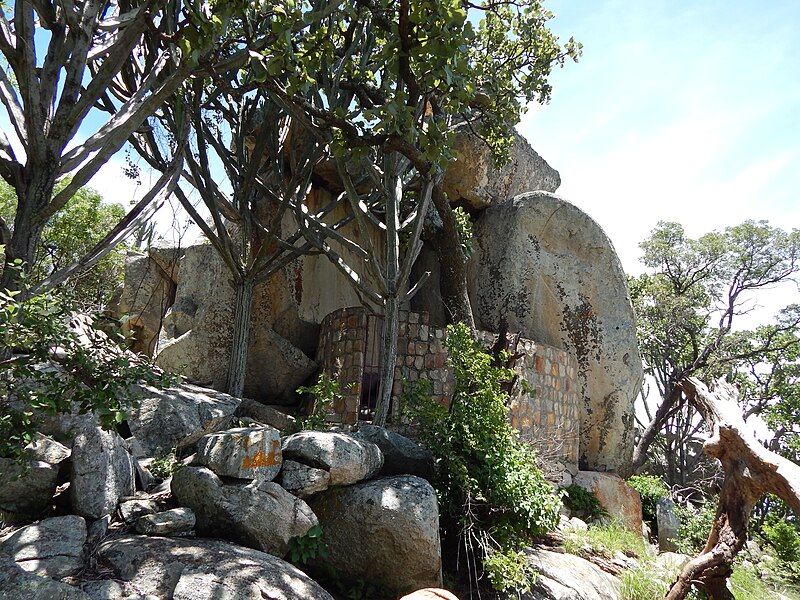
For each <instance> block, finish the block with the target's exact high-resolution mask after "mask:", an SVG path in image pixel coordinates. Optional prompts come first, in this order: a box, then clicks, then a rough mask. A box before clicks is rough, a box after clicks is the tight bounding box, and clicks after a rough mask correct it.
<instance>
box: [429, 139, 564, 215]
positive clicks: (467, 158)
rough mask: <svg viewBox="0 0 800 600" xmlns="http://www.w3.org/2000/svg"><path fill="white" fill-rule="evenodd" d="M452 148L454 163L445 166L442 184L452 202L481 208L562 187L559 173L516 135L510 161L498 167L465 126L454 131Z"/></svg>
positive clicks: (481, 142)
mask: <svg viewBox="0 0 800 600" xmlns="http://www.w3.org/2000/svg"><path fill="white" fill-rule="evenodd" d="M454 149H455V154H456V160H455V161H453V162H451V163H450V164H449V165H448V167H447V170H446V171H445V174H444V180H443V183H442V185H443V187H444V190H445V192H447V196H448V198H449V199H450V201H451V202H466V203H467V204H469V205H470V206H471V207H472V208H477V209H481V208H486V207H487V206H490V205H493V204H497V203H500V202H504V201H505V200H507V199H508V198H511V197H512V196H516V195H517V194H521V193H523V192H530V191H535V190H544V191H546V192H555V191H556V190H557V189H558V186H559V185H561V177H560V176H559V174H558V171H556V170H555V169H553V168H552V167H551V166H550V165H549V164H547V161H546V160H544V159H543V158H542V157H541V156H539V155H538V154H537V153H536V151H535V150H534V149H533V148H531V147H530V145H529V144H528V142H527V141H526V140H525V138H523V137H522V136H521V135H519V134H518V133H516V132H515V133H514V142H513V145H512V147H511V150H510V156H509V160H508V162H507V163H506V164H504V165H503V166H502V167H500V168H498V167H497V166H495V164H494V159H493V158H492V152H491V150H490V149H489V146H487V145H486V142H484V141H483V140H482V139H480V138H479V137H478V136H477V135H475V134H473V133H472V132H471V131H470V129H469V127H467V126H464V125H462V126H461V127H459V128H458V129H457V130H456V139H455V148H454Z"/></svg>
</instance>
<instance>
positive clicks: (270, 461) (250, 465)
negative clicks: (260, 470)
mask: <svg viewBox="0 0 800 600" xmlns="http://www.w3.org/2000/svg"><path fill="white" fill-rule="evenodd" d="M279 450H280V442H277V441H273V442H272V448H271V449H270V451H269V452H264V450H259V451H258V452H256V453H255V454H253V455H252V456H245V457H244V459H242V468H243V469H255V468H257V467H272V466H275V465H277V464H278V463H279V462H280V459H279V458H278V451H279Z"/></svg>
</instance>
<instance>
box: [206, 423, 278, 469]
mask: <svg viewBox="0 0 800 600" xmlns="http://www.w3.org/2000/svg"><path fill="white" fill-rule="evenodd" d="M195 462H196V464H199V465H203V466H206V467H208V468H209V469H211V470H212V471H214V473H216V474H217V475H220V476H223V477H236V478H239V479H259V480H261V481H272V480H273V479H275V477H276V476H277V475H278V472H279V471H280V470H281V434H280V431H278V430H277V429H275V428H274V427H269V426H264V427H237V428H235V429H228V430H226V431H218V432H216V433H212V434H210V435H206V436H204V437H203V438H201V439H200V441H199V442H198V444H197V455H196V457H195Z"/></svg>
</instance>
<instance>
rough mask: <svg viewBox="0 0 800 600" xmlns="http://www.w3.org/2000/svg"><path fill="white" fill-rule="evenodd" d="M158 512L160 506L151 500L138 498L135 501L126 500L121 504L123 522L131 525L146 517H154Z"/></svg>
mask: <svg viewBox="0 0 800 600" xmlns="http://www.w3.org/2000/svg"><path fill="white" fill-rule="evenodd" d="M157 512H158V505H157V504H156V503H155V502H154V501H153V500H150V499H149V498H137V499H135V500H126V501H125V502H120V504H119V516H120V517H122V520H123V521H124V522H125V523H127V524H131V523H133V522H134V521H136V520H138V519H139V518H140V517H144V516H145V515H154V514H155V513H157Z"/></svg>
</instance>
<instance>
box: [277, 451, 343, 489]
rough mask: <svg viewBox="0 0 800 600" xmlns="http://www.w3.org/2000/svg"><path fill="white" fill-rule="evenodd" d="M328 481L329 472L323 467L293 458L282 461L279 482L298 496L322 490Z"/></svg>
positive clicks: (326, 486) (328, 483)
mask: <svg viewBox="0 0 800 600" xmlns="http://www.w3.org/2000/svg"><path fill="white" fill-rule="evenodd" d="M330 482H331V474H330V473H328V472H327V471H325V470H323V469H315V468H314V467H309V466H308V465H304V464H302V463H299V462H295V461H293V460H285V461H283V468H282V469H281V474H280V482H279V483H280V484H281V486H283V488H284V489H285V490H287V491H289V492H291V493H292V494H294V495H295V496H297V497H298V498H307V497H309V496H311V495H313V494H317V493H319V492H324V491H325V490H327V489H328V486H329V485H330Z"/></svg>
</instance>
